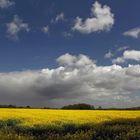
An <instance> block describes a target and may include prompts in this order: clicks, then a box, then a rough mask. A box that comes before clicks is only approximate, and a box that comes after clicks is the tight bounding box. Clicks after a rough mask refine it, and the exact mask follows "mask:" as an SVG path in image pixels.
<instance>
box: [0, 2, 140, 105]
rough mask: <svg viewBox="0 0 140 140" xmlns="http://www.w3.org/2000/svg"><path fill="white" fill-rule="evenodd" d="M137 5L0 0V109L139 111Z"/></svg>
mask: <svg viewBox="0 0 140 140" xmlns="http://www.w3.org/2000/svg"><path fill="white" fill-rule="evenodd" d="M139 5H140V1H139V0H134V1H133V2H132V1H129V0H123V1H122V0H117V1H112V0H98V1H95V0H86V1H85V0H76V1H75V0H71V1H66V0H61V1H58V0H24V1H23V0H0V21H1V22H0V104H14V105H18V106H22V105H23V106H26V105H30V106H35V107H40V106H49V107H61V106H64V105H67V104H74V103H89V104H93V105H95V106H103V107H132V106H133V107H134V106H140V86H139V84H140V48H139V47H140V46H139V45H140V18H139V13H140V8H139Z"/></svg>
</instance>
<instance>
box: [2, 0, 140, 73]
mask: <svg viewBox="0 0 140 140" xmlns="http://www.w3.org/2000/svg"><path fill="white" fill-rule="evenodd" d="M13 2H14V3H15V4H13V5H11V6H9V7H7V8H1V9H0V19H1V24H0V40H1V41H0V65H1V67H0V71H15V70H23V69H40V68H42V67H46V66H47V67H55V65H56V63H55V59H56V58H57V57H58V56H60V55H62V54H64V53H66V52H69V53H71V54H79V53H82V54H86V55H89V56H90V57H91V58H94V59H97V61H98V63H99V64H103V65H105V64H110V61H109V60H106V59H104V54H105V53H107V51H108V50H112V51H115V50H116V49H117V48H119V47H123V46H130V47H131V49H139V43H140V39H134V38H131V37H126V36H123V35H122V34H123V32H125V31H127V30H130V29H131V28H135V27H139V25H140V19H139V4H140V2H139V0H135V1H134V2H133V4H132V2H130V1H128V0H123V1H121V0H118V1H111V0H99V2H100V3H101V4H102V5H108V6H109V7H110V8H111V12H112V13H113V14H114V24H113V25H112V27H111V29H110V31H97V32H92V33H90V34H81V33H79V32H77V31H72V27H73V26H74V20H75V18H76V17H77V16H79V17H81V18H83V19H86V18H87V17H89V16H90V14H91V10H90V9H91V8H92V4H93V3H94V2H95V1H93V0H88V1H84V0H77V1H74V0H71V1H65V0H61V2H60V1H57V0H53V1H52V0H47V1H46V0H24V1H19V0H15V1H13ZM132 9H133V10H132ZM61 13H63V14H64V20H60V21H59V22H57V23H51V21H52V20H54V19H55V18H56V17H57V16H58V15H59V14H61ZM14 15H18V16H19V18H20V19H22V20H23V22H26V23H27V24H28V25H29V28H30V31H29V32H26V31H21V32H19V33H18V36H19V37H18V40H16V41H15V40H12V39H10V38H8V37H7V33H6V31H7V28H6V24H7V23H9V22H12V21H13V17H14ZM44 26H48V27H49V31H48V33H46V34H45V33H43V32H42V31H41V28H43V27H44ZM65 33H70V34H71V35H72V36H70V37H65V36H64V34H65Z"/></svg>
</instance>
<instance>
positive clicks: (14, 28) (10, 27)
mask: <svg viewBox="0 0 140 140" xmlns="http://www.w3.org/2000/svg"><path fill="white" fill-rule="evenodd" d="M29 30H30V29H29V25H28V23H24V22H23V20H22V19H20V18H19V16H18V15H14V18H13V20H12V21H11V22H9V23H8V24H7V35H8V37H9V38H11V39H13V40H17V39H18V35H19V33H20V32H21V31H26V32H29Z"/></svg>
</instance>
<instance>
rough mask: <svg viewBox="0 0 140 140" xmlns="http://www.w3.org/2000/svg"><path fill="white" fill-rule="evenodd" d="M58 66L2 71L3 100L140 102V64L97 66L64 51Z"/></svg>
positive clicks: (44, 103) (19, 102)
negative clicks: (53, 67) (20, 70)
mask: <svg viewBox="0 0 140 140" xmlns="http://www.w3.org/2000/svg"><path fill="white" fill-rule="evenodd" d="M56 61H57V62H58V64H59V66H58V67H57V68H55V69H49V68H44V69H41V70H36V71H35V70H28V71H22V72H9V73H0V103H1V104H16V105H31V106H51V107H60V106H63V105H66V104H71V103H79V102H86V103H90V104H94V105H95V106H98V105H101V106H104V107H112V106H117V107H128V106H137V105H139V100H140V95H139V93H140V86H139V84H140V65H128V66H127V67H122V66H120V65H116V64H114V65H111V66H98V65H97V64H96V61H95V60H92V59H90V58H89V57H88V56H86V55H83V54H80V55H78V56H74V55H71V54H68V53H67V54H64V55H62V56H60V57H59V58H57V60H56Z"/></svg>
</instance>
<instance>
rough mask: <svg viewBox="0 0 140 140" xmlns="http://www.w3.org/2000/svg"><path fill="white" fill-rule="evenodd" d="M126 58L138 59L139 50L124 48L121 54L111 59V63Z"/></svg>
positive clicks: (120, 61)
mask: <svg viewBox="0 0 140 140" xmlns="http://www.w3.org/2000/svg"><path fill="white" fill-rule="evenodd" d="M127 60H134V61H138V62H139V61H140V51H139V50H125V51H124V52H123V56H121V57H118V58H116V59H113V61H112V62H113V63H118V64H119V63H124V62H126V61H127Z"/></svg>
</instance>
